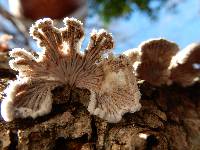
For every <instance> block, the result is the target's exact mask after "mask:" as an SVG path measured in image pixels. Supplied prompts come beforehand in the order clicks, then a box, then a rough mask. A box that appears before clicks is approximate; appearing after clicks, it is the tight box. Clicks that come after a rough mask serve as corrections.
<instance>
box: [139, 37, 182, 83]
mask: <svg viewBox="0 0 200 150" xmlns="http://www.w3.org/2000/svg"><path fill="white" fill-rule="evenodd" d="M178 50H179V48H178V46H177V45H176V44H175V43H173V42H170V41H167V40H165V39H152V40H148V41H145V42H143V43H141V44H140V46H139V51H140V53H141V58H140V62H139V63H138V65H137V67H136V73H137V76H138V78H139V79H142V80H146V81H147V82H149V83H151V84H152V85H156V86H160V85H162V84H167V83H168V80H169V79H168V78H169V76H170V70H169V69H168V67H169V65H170V62H171V59H172V57H173V56H174V55H175V54H176V53H177V51H178Z"/></svg>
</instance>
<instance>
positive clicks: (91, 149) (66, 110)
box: [0, 80, 200, 150]
mask: <svg viewBox="0 0 200 150" xmlns="http://www.w3.org/2000/svg"><path fill="white" fill-rule="evenodd" d="M6 83H7V82H5V80H1V87H2V88H1V89H3V88H4V87H5V86H6ZM138 85H139V88H140V91H141V93H142V98H141V100H140V102H141V104H142V108H141V110H140V111H138V112H136V113H134V114H131V113H128V114H125V115H124V116H123V119H122V120H121V121H120V122H119V123H115V124H111V123H107V122H105V121H104V120H102V119H100V118H98V117H96V116H91V115H90V114H89V112H88V111H87V108H86V107H85V106H84V105H82V104H81V103H80V101H81V102H82V103H84V104H86V103H87V102H88V99H89V95H90V93H89V91H87V90H85V89H72V90H71V92H70V94H66V89H65V88H63V87H60V88H57V89H56V90H54V91H53V94H54V100H55V104H53V109H52V112H51V113H50V114H48V115H46V116H43V117H39V118H37V119H35V120H33V119H31V118H27V119H17V120H15V121H13V122H10V123H6V122H5V121H3V119H2V118H1V119H0V149H4V150H6V149H19V150H38V149H43V150H51V149H58V150H66V149H67V150H74V149H75V150H79V149H80V150H104V149H105V150H135V149H137V150H143V149H147V150H150V149H153V150H167V149H177V150H190V149H191V150H198V149H200V83H197V84H194V85H193V86H191V87H187V88H183V87H180V86H178V85H171V86H163V87H154V86H152V85H150V84H148V83H146V82H140V83H138ZM66 95H69V96H66ZM58 99H62V100H63V101H62V103H57V102H58V101H57V100H58ZM86 105H87V104H86Z"/></svg>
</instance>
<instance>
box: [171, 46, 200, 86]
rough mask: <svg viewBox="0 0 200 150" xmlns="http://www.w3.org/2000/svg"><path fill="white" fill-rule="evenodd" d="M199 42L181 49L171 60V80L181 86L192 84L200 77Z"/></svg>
mask: <svg viewBox="0 0 200 150" xmlns="http://www.w3.org/2000/svg"><path fill="white" fill-rule="evenodd" d="M199 66H200V43H193V44H190V45H188V46H187V47H186V48H185V49H183V50H181V51H180V52H179V53H178V54H177V55H176V56H175V57H174V58H173V60H172V62H171V67H170V68H171V76H170V79H171V80H172V81H173V82H176V83H178V84H181V85H182V86H189V85H191V84H193V83H194V82H195V81H196V80H197V79H198V78H199V77H200V67H199Z"/></svg>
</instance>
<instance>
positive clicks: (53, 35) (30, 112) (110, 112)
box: [1, 18, 141, 122]
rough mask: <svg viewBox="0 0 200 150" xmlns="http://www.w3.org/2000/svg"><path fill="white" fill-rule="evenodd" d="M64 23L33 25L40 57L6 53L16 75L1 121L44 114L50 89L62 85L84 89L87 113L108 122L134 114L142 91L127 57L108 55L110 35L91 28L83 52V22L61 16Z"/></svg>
mask: <svg viewBox="0 0 200 150" xmlns="http://www.w3.org/2000/svg"><path fill="white" fill-rule="evenodd" d="M64 23H65V27H63V28H60V29H58V28H56V27H54V25H53V21H52V20H51V19H47V18H46V19H41V20H38V21H37V22H36V23H35V24H34V25H33V26H32V27H31V29H30V34H31V36H32V37H33V38H34V39H35V40H36V41H37V42H38V45H39V46H40V47H42V49H43V51H42V52H41V53H38V57H37V56H34V55H33V54H32V53H30V52H28V51H26V50H24V49H19V48H17V49H13V50H12V51H11V52H10V56H11V57H13V59H12V60H10V62H9V65H10V66H11V68H12V69H14V70H16V71H18V72H19V74H18V76H17V79H16V80H15V81H12V82H10V85H9V86H8V87H7V89H6V90H5V94H6V97H5V98H4V100H3V101H2V104H1V115H2V117H3V118H4V120H5V121H12V120H14V119H15V118H26V117H32V118H36V117H38V116H42V115H45V114H48V113H49V112H50V111H51V108H52V103H53V99H52V90H54V89H55V88H56V87H58V86H61V85H62V86H70V87H71V88H74V87H77V88H84V89H88V90H89V91H90V93H91V95H90V101H89V104H88V108H87V109H88V111H89V112H90V113H91V114H94V115H97V116H99V117H100V118H103V119H105V120H107V121H108V122H118V121H120V120H121V118H122V115H123V114H124V113H126V112H132V113H133V112H135V111H138V110H139V109H140V107H141V104H140V103H139V99H140V92H139V90H138V87H137V82H136V78H135V75H134V71H133V67H132V63H131V61H130V60H129V58H128V57H127V56H125V55H120V56H117V57H116V56H114V55H113V54H112V52H111V51H110V49H112V48H113V45H114V42H113V39H112V36H111V35H110V34H109V33H107V32H106V31H105V30H99V31H96V30H93V31H92V33H91V38H90V42H89V44H88V46H87V48H86V49H85V52H84V53H82V52H80V48H81V43H82V40H83V37H84V30H83V25H82V23H81V22H80V21H78V20H76V19H74V18H65V19H64ZM105 53H109V55H108V57H104V56H105V55H104V54H105Z"/></svg>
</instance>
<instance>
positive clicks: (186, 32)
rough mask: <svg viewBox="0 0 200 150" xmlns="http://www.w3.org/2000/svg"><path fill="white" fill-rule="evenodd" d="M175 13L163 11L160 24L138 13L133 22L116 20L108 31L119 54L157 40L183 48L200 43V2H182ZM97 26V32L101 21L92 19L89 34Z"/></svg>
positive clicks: (183, 0) (87, 23)
mask: <svg viewBox="0 0 200 150" xmlns="http://www.w3.org/2000/svg"><path fill="white" fill-rule="evenodd" d="M172 1H175V0H172ZM179 1H180V0H179ZM175 10H176V11H175V12H170V11H169V10H168V9H167V8H162V9H161V11H160V13H159V14H158V19H157V20H156V21H152V20H151V19H150V18H149V17H148V16H146V15H144V14H142V13H141V12H138V11H135V13H133V14H132V15H131V16H130V19H124V18H119V19H116V20H113V21H112V22H111V24H110V25H109V27H108V30H109V32H111V33H112V34H113V37H114V40H115V43H116V44H115V52H116V53H119V52H121V51H125V50H126V49H130V48H134V47H137V46H138V45H139V44H140V43H141V42H142V41H144V40H148V39H149V38H157V37H162V38H166V39H168V40H171V41H174V42H176V43H177V44H178V45H179V46H180V48H184V47H185V46H187V45H188V44H190V43H192V42H200V1H199V0H181V1H180V3H179V4H178V5H177V7H176V9H175ZM95 26H96V28H97V29H98V28H100V27H101V22H100V21H99V17H98V16H94V17H92V18H88V20H87V21H86V27H88V28H87V33H88V34H89V32H90V31H91V28H92V27H94V28H95ZM88 34H87V35H86V36H88ZM86 41H87V39H86ZM84 45H85V42H84ZM84 47H85V46H84Z"/></svg>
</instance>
